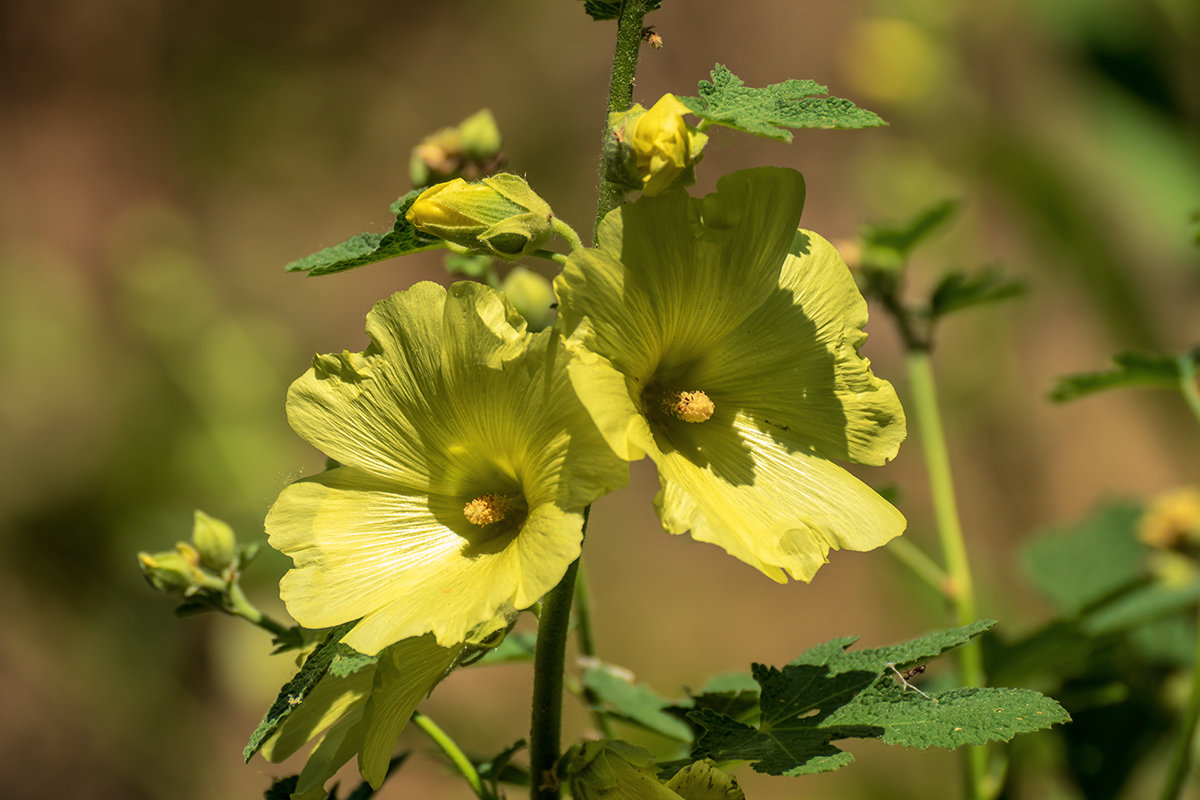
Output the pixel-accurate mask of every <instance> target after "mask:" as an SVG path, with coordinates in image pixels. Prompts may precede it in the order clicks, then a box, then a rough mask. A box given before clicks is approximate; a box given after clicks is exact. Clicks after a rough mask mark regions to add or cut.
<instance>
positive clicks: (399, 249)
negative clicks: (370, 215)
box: [286, 189, 445, 278]
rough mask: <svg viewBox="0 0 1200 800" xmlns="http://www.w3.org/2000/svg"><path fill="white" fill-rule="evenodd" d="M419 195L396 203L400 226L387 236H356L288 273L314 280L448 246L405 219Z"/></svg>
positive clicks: (295, 264)
mask: <svg viewBox="0 0 1200 800" xmlns="http://www.w3.org/2000/svg"><path fill="white" fill-rule="evenodd" d="M419 194H421V192H420V191H419V190H416V189H414V190H413V191H411V192H409V193H408V194H406V195H404V196H403V197H401V198H399V199H398V200H396V201H395V202H393V203H392V205H391V209H390V210H391V211H392V213H394V214H395V215H396V223H395V224H394V225H393V226H392V229H391V230H390V231H388V232H387V233H359V234H356V235H354V236H351V237H350V238H349V239H347V240H346V241H344V242H339V243H338V244H335V245H333V246H332V247H326V248H325V249H324V250H320V251H318V252H316V253H313V254H312V255H309V256H305V257H304V258H301V259H299V260H297V261H293V262H292V263H290V264H288V265H287V267H286V270H287V271H288V272H307V273H308V276H309V277H310V278H312V277H316V276H317V275H332V274H334V273H335V272H345V271H346V270H348V269H354V268H355V267H363V266H366V265H367V264H374V263H375V262H376V261H385V260H387V259H389V258H395V257H397V256H404V255H408V254H410V253H422V252H424V251H426V250H436V249H437V248H439V247H444V246H445V243H444V242H442V241H441V240H440V239H438V238H436V237H433V236H427V235H426V234H424V233H421V232H420V231H418V230H417V229H416V228H415V227H413V225H412V223H411V222H409V221H408V220H407V219H405V217H404V215H405V214H406V213H407V212H408V209H409V207H410V206H412V204H413V201H414V200H416V199H417V196H418V195H419Z"/></svg>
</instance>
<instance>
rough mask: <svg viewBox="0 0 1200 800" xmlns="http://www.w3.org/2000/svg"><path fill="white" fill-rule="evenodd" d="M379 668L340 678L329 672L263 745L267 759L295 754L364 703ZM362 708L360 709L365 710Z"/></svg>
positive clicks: (272, 759) (282, 757) (361, 670)
mask: <svg viewBox="0 0 1200 800" xmlns="http://www.w3.org/2000/svg"><path fill="white" fill-rule="evenodd" d="M374 675H375V667H374V666H370V667H364V668H363V669H360V670H359V671H357V672H355V673H352V674H350V675H347V676H345V677H338V676H337V675H332V674H326V675H325V677H324V678H322V679H321V681H320V682H319V683H318V684H317V686H316V688H314V689H313V690H312V691H311V692H310V693H309V695H308V697H306V698H304V702H303V703H302V704H301V705H300V707H299V708H297V709H296V710H295V711H293V712H292V713H291V714H290V715H289V716H288V718H287V719H286V720H285V721H284V723H283V725H282V726H280V728H279V730H278V731H277V732H276V733H275V735H274V736H272V737H271V738H270V739H268V740H267V742H266V743H265V744H264V745H263V747H262V754H263V758H265V759H267V760H268V761H273V762H275V763H278V762H280V761H283V760H284V759H285V758H287V757H289V756H291V755H292V754H293V753H295V752H296V751H297V750H299V749H300V748H301V747H303V746H304V745H305V744H306V743H308V742H310V741H312V740H313V739H314V738H316V737H317V736H318V735H320V733H321V731H323V730H325V729H326V728H328V727H329V726H330V725H333V724H334V723H335V722H337V721H338V720H339V719H341V718H342V717H343V716H345V715H346V714H347V713H348V712H350V711H351V709H353V707H354V706H355V705H356V704H358V705H361V704H362V703H363V701H364V698H365V697H366V696H367V693H368V692H369V691H370V690H371V683H372V681H373V680H374ZM361 711H362V709H361V708H359V709H358V712H360V713H361Z"/></svg>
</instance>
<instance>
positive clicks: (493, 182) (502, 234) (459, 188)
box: [405, 173, 554, 261]
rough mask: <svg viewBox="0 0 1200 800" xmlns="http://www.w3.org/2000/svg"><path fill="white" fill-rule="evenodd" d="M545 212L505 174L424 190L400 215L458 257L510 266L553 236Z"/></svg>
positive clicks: (522, 182)
mask: <svg viewBox="0 0 1200 800" xmlns="http://www.w3.org/2000/svg"><path fill="white" fill-rule="evenodd" d="M551 217H553V213H552V212H551V210H550V206H549V205H548V204H547V203H546V201H545V200H543V199H542V198H541V197H538V195H537V193H536V192H534V191H533V189H531V188H529V184H528V183H526V182H525V179H524V178H521V177H518V176H516V175H510V174H508V173H501V174H500V175H493V176H492V177H490V178H484V179H483V180H481V181H478V182H476V183H468V182H466V181H464V180H463V179H462V178H455V179H454V180H452V181H447V182H446V183H439V184H438V185H436V186H430V187H429V188H428V189H426V190H425V191H424V192H421V194H420V195H418V196H417V199H416V200H415V201H413V204H412V205H411V206H410V207H409V209H408V212H407V213H406V214H405V219H407V220H408V221H409V222H410V223H411V224H412V225H413V226H414V227H415V228H417V230H419V231H421V232H422V233H427V234H429V235H431V236H436V237H438V238H439V239H444V240H445V241H447V242H449V243H450V244H452V245H454V246H456V247H458V248H460V249H461V250H462V251H464V252H475V253H487V254H489V255H493V256H495V257H496V258H502V259H504V260H506V261H516V260H517V259H519V258H522V257H524V256H527V255H529V254H530V253H532V252H533V251H535V250H537V249H538V248H540V247H541V246H542V245H544V244H545V243H546V242H548V241H550V237H551V236H553V235H554V231H553V230H552V228H551V223H550V220H551Z"/></svg>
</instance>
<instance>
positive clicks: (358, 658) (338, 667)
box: [329, 643, 379, 678]
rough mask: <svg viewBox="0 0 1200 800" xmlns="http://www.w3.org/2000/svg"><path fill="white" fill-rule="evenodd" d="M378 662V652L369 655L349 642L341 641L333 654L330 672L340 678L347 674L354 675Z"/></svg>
mask: <svg viewBox="0 0 1200 800" xmlns="http://www.w3.org/2000/svg"><path fill="white" fill-rule="evenodd" d="M378 662H379V654H378V653H376V654H375V655H373V656H368V655H366V654H364V653H360V652H358V651H357V650H355V649H354V648H353V647H351V646H350V645H348V644H342V643H339V644H338V646H337V650H336V651H335V653H334V655H333V661H331V662H330V663H329V672H330V673H331V674H333V675H336V676H337V677H339V678H345V677H346V676H347V675H353V674H354V673H356V672H358V671H359V670H360V669H362V668H364V667H369V666H371V665H372V664H376V663H378Z"/></svg>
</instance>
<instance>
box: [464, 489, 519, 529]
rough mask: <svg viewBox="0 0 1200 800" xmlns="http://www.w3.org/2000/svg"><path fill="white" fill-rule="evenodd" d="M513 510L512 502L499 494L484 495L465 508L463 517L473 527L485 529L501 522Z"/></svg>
mask: <svg viewBox="0 0 1200 800" xmlns="http://www.w3.org/2000/svg"><path fill="white" fill-rule="evenodd" d="M511 508H512V502H511V501H510V500H509V499H508V498H507V497H503V496H501V495H498V494H492V493H488V494H482V495H480V496H479V497H476V498H475V499H474V500H472V501H471V502H469V503H467V504H466V505H465V506H463V516H464V517H466V518H467V522H469V523H471V524H472V525H478V526H479V527H481V528H482V527H484V526H486V525H491V524H492V523H494V522H500V521H501V520H503V519H504V518H505V517H506V516H507V515H508V512H509V510H510V509H511Z"/></svg>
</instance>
